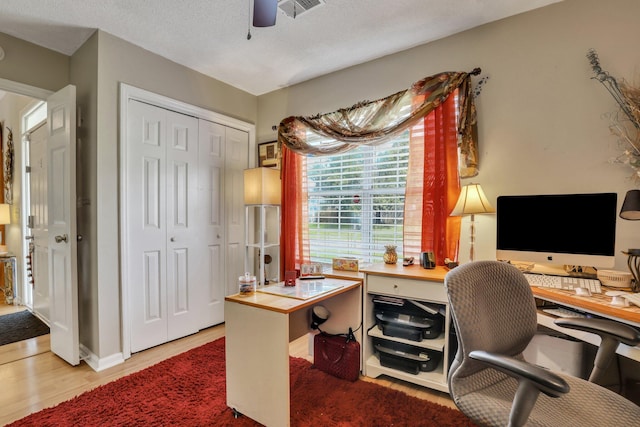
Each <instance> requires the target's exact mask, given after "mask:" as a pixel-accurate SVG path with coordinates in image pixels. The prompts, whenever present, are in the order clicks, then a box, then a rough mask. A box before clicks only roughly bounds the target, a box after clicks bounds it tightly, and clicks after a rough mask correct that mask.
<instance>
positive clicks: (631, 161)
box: [587, 49, 640, 182]
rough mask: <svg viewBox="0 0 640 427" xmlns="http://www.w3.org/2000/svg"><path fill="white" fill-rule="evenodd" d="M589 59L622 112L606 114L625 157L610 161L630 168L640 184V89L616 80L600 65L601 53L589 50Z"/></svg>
mask: <svg viewBox="0 0 640 427" xmlns="http://www.w3.org/2000/svg"><path fill="white" fill-rule="evenodd" d="M587 58H588V59H589V62H590V63H591V68H592V69H593V72H594V73H595V76H594V77H592V78H593V79H595V80H598V81H599V82H600V83H602V84H603V85H604V87H605V88H606V89H607V91H609V93H610V94H611V96H613V99H614V100H615V101H616V103H617V104H618V106H619V108H620V110H619V111H615V112H612V113H609V114H607V117H608V118H609V129H610V130H611V133H612V134H613V135H615V136H616V137H617V138H618V141H617V142H618V145H619V148H620V149H621V151H622V154H620V155H619V156H617V157H615V158H613V159H611V162H612V163H621V164H625V165H629V167H631V168H632V169H633V175H632V179H633V180H634V181H636V182H640V88H638V87H634V86H632V85H630V84H629V83H627V82H626V81H624V80H620V81H618V80H616V79H615V78H614V77H612V76H611V75H610V74H609V73H608V72H606V71H604V70H603V69H602V67H601V66H600V60H599V58H598V54H597V53H596V51H595V50H594V49H590V50H589V52H588V53H587Z"/></svg>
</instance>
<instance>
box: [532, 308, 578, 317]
mask: <svg viewBox="0 0 640 427" xmlns="http://www.w3.org/2000/svg"><path fill="white" fill-rule="evenodd" d="M542 311H544V312H545V313H549V314H551V315H553V316H556V317H574V318H584V317H587V315H586V314H583V313H578V312H576V311H573V310H568V309H566V308H562V307H558V308H543V309H542Z"/></svg>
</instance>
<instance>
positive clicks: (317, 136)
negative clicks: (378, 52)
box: [278, 68, 480, 177]
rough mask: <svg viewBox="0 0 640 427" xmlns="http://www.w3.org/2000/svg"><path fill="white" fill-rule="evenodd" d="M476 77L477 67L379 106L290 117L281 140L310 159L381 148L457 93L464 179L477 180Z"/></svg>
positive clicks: (420, 84) (425, 82) (429, 81)
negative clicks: (361, 148)
mask: <svg viewBox="0 0 640 427" xmlns="http://www.w3.org/2000/svg"><path fill="white" fill-rule="evenodd" d="M478 74H480V69H479V68H476V69H475V70H473V71H472V72H470V73H467V72H443V73H439V74H436V75H433V76H430V77H426V78H424V79H422V80H420V81H417V82H415V83H414V84H413V85H411V87H410V88H409V89H406V90H403V91H401V92H397V93H395V94H393V95H390V96H387V97H386V98H382V99H378V100H376V101H363V102H360V103H358V104H356V105H354V106H352V107H349V108H342V109H339V110H337V111H334V112H332V113H326V114H318V115H316V116H309V117H305V116H291V117H287V118H286V119H284V120H282V122H280V126H279V127H278V141H279V142H280V143H281V144H283V145H285V146H286V147H288V148H289V149H291V150H292V151H294V152H296V153H299V154H302V155H306V156H322V155H331V154H337V153H342V152H345V151H349V150H351V149H354V148H357V147H358V146H360V145H377V144H381V143H384V142H386V141H388V140H389V138H390V137H393V136H396V135H398V134H400V133H402V132H404V131H405V130H406V129H408V128H410V127H411V126H413V125H415V124H417V123H418V122H419V121H420V120H421V119H422V118H423V117H425V116H427V115H428V114H429V113H430V112H431V111H433V110H434V109H435V108H436V107H438V106H439V105H440V104H441V103H442V102H443V101H444V100H446V99H447V97H449V95H450V94H451V93H453V92H454V91H455V90H456V89H457V90H458V101H459V102H458V108H459V119H458V134H459V143H458V145H459V148H460V176H461V177H470V176H475V175H476V174H477V165H478V162H477V153H478V150H477V141H476V131H475V124H476V110H475V105H474V102H473V96H472V93H471V90H472V87H471V76H472V75H478Z"/></svg>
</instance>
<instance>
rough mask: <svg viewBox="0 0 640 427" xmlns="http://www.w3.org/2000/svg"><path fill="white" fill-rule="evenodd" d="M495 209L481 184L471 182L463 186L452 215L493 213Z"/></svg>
mask: <svg viewBox="0 0 640 427" xmlns="http://www.w3.org/2000/svg"><path fill="white" fill-rule="evenodd" d="M493 212H495V209H493V207H492V206H491V204H490V203H489V200H488V199H487V196H485V194H484V191H482V187H480V184H469V185H465V186H464V187H462V189H461V190H460V197H458V202H457V203H456V206H455V207H454V208H453V211H451V216H462V215H472V214H480V213H493Z"/></svg>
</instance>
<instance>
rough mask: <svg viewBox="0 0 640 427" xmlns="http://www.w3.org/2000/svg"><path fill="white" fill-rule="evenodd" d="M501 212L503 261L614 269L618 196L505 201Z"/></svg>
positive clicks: (500, 255)
mask: <svg viewBox="0 0 640 427" xmlns="http://www.w3.org/2000/svg"><path fill="white" fill-rule="evenodd" d="M496 211H497V239H496V240H497V241H496V246H497V248H496V257H497V259H499V260H508V261H520V262H529V263H536V264H552V265H556V266H557V265H572V266H582V267H595V268H611V267H613V266H614V264H615V237H616V219H617V194H616V193H591V194H550V195H529V196H500V197H498V200H497V208H496Z"/></svg>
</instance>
